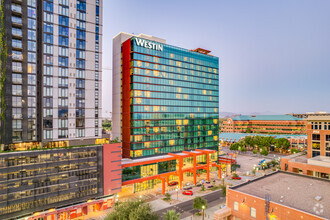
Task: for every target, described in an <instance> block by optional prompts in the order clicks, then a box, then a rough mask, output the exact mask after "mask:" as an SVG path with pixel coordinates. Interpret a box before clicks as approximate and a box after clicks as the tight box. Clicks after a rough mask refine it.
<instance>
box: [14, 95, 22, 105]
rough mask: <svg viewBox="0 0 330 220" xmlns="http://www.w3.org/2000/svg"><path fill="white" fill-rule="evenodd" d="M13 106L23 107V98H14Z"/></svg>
mask: <svg viewBox="0 0 330 220" xmlns="http://www.w3.org/2000/svg"><path fill="white" fill-rule="evenodd" d="M12 104H13V106H14V107H22V97H19V96H13V98H12Z"/></svg>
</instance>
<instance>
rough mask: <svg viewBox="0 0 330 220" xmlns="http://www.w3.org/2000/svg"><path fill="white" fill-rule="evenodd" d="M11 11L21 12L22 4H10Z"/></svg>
mask: <svg viewBox="0 0 330 220" xmlns="http://www.w3.org/2000/svg"><path fill="white" fill-rule="evenodd" d="M11 11H12V12H13V13H14V14H22V6H20V5H17V4H12V5H11Z"/></svg>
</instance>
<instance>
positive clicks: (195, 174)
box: [194, 156, 197, 185]
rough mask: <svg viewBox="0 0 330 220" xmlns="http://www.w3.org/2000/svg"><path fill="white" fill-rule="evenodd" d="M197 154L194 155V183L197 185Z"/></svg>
mask: <svg viewBox="0 0 330 220" xmlns="http://www.w3.org/2000/svg"><path fill="white" fill-rule="evenodd" d="M196 165H197V163H196V156H194V185H196V182H197V172H196V171H197V169H196Z"/></svg>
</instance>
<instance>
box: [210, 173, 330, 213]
mask: <svg viewBox="0 0 330 220" xmlns="http://www.w3.org/2000/svg"><path fill="white" fill-rule="evenodd" d="M302 192H303V193H302ZM329 204H330V180H324V179H319V178H314V177H310V176H304V175H299V174H295V173H288V172H283V171H278V172H274V173H271V174H269V175H266V176H263V177H260V178H257V179H254V180H251V181H249V182H246V183H243V184H239V185H237V186H232V187H229V188H227V195H226V207H225V208H222V209H219V210H217V211H216V212H215V213H214V220H223V219H234V220H243V219H244V220H252V219H258V220H259V219H260V220H263V219H265V220H277V219H305V220H312V219H313V220H321V219H322V220H326V219H329V216H330V209H329Z"/></svg>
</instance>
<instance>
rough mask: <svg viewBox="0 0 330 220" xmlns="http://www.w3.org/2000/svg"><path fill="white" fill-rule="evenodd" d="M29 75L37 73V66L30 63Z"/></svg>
mask: <svg viewBox="0 0 330 220" xmlns="http://www.w3.org/2000/svg"><path fill="white" fill-rule="evenodd" d="M28 73H36V64H33V63H28Z"/></svg>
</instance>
